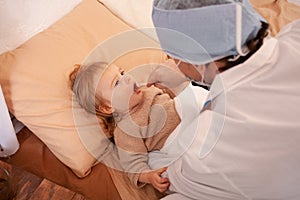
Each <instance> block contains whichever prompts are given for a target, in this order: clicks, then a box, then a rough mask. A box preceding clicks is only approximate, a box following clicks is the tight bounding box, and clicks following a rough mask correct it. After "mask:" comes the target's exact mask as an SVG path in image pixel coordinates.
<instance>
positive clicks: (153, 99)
mask: <svg viewBox="0 0 300 200" xmlns="http://www.w3.org/2000/svg"><path fill="white" fill-rule="evenodd" d="M166 65H168V66H173V65H175V63H174V62H173V61H171V60H168V61H167V62H166ZM160 67H167V66H163V65H161V66H160ZM175 67H176V66H175ZM175 67H174V69H175ZM169 69H170V74H173V75H174V77H176V78H178V82H179V83H180V84H178V85H177V86H176V87H174V88H172V89H168V88H165V89H160V88H158V87H157V85H147V86H139V85H138V84H137V83H136V81H135V80H134V78H133V77H131V76H130V75H127V74H125V72H124V71H123V70H122V69H120V68H119V67H117V66H116V65H109V66H108V65H107V64H106V63H103V62H97V63H93V64H91V65H88V66H79V65H78V66H77V67H76V68H75V69H74V71H73V72H72V73H71V74H70V80H71V85H72V90H73V92H74V94H75V96H76V98H77V101H78V102H79V104H80V105H81V106H82V107H83V108H84V109H85V110H86V111H87V112H89V113H92V114H95V115H97V117H99V118H101V119H102V120H104V122H105V124H106V126H107V128H108V130H109V135H108V137H113V138H114V141H115V144H116V146H117V149H118V154H119V159H120V162H121V165H122V168H123V170H124V171H125V172H126V173H127V174H128V176H129V179H130V181H131V182H132V183H133V184H134V185H135V186H136V187H143V186H144V185H146V184H151V185H152V186H153V187H154V188H156V189H157V190H158V191H160V192H165V191H166V190H167V189H168V187H169V184H170V183H169V180H168V178H164V177H163V176H162V173H163V172H165V171H166V169H167V167H163V168H159V169H151V168H150V167H149V165H148V152H151V151H155V150H160V149H161V148H162V147H163V146H164V145H166V144H168V143H170V141H171V139H170V138H172V137H170V136H172V135H176V133H177V132H178V131H180V128H182V126H184V124H188V123H189V122H190V121H191V120H193V119H194V118H195V117H196V116H197V115H198V114H199V113H200V111H201V109H202V106H203V103H204V101H205V99H206V98H207V94H208V91H207V90H205V89H203V88H200V87H195V86H192V85H191V84H190V83H189V81H188V80H187V79H186V78H185V77H184V76H183V75H182V74H180V73H179V72H178V71H176V70H174V69H173V68H172V67H169ZM170 74H169V75H170ZM181 90H182V92H181ZM182 93H186V94H185V95H184V96H185V98H186V96H188V98H189V100H188V101H186V100H185V99H184V98H182V97H181V96H182V95H181V94H182ZM195 94H196V95H195ZM191 99H195V100H194V101H192V100H191ZM184 113H188V115H186V114H184ZM183 116H184V117H183Z"/></svg>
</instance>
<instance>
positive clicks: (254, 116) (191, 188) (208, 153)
mask: <svg viewBox="0 0 300 200" xmlns="http://www.w3.org/2000/svg"><path fill="white" fill-rule="evenodd" d="M152 14H153V16H152V17H153V23H154V25H155V27H156V33H157V36H158V38H159V42H160V45H161V48H162V49H163V51H165V52H166V53H167V54H168V55H169V57H170V58H172V59H173V60H174V61H175V63H173V64H171V65H170V64H169V65H170V67H174V66H176V65H177V66H178V67H179V68H180V70H181V71H182V72H183V73H184V74H185V75H186V77H187V78H188V79H191V80H192V81H194V82H195V84H198V85H205V86H208V87H209V91H210V97H209V98H208V99H207V102H206V103H205V105H204V107H203V109H202V112H201V113H200V114H199V116H198V117H197V118H196V119H195V120H194V122H193V123H191V124H194V125H195V124H197V125H198V126H195V128H194V133H195V135H194V138H193V141H192V142H191V143H189V144H187V145H186V146H185V150H184V151H185V152H184V153H183V154H181V155H179V156H178V157H177V158H176V159H174V160H173V161H172V162H169V163H171V164H169V167H168V170H167V174H166V176H168V178H169V180H170V182H171V185H170V187H169V193H170V195H167V196H166V197H165V198H166V199H210V200H212V199H222V200H223V199H236V200H240V199H266V200H267V199H269V200H271V199H272V200H273V199H285V200H287V199H288V200H293V199H295V200H296V199H299V198H300V173H299V166H300V153H299V143H300V121H299V120H300V107H299V106H298V104H299V103H300V81H299V80H300V79H299V78H300V21H299V20H296V21H293V22H292V23H290V24H288V25H286V26H285V27H283V28H282V30H281V31H280V32H279V33H278V34H277V35H276V37H271V36H269V35H268V23H267V22H266V21H265V20H264V19H263V18H262V17H261V16H260V15H258V14H257V13H256V12H255V11H254V9H253V8H252V6H251V4H250V2H249V1H230V0H218V1H213V0H212V1H209V0H207V1H201V0H154V3H153V13H152ZM168 63H170V62H168ZM169 69H170V68H168V69H166V68H164V67H162V66H160V67H158V68H156V69H155V70H154V71H153V73H152V74H151V75H150V78H149V82H151V83H159V84H160V85H164V86H166V87H169V88H171V89H172V88H176V87H177V86H178V85H180V83H178V79H176V78H174V76H171V75H172V73H166V71H168V70H169ZM174 91H176V90H174ZM190 131H191V129H190V130H189V132H188V131H182V133H183V134H189V133H190ZM174 137H175V139H176V136H174ZM181 146H182V145H181ZM179 148H180V147H179ZM169 154H172V152H167V150H166V151H165V152H163V153H161V154H159V153H156V154H153V155H152V156H150V159H149V163H150V164H151V165H152V167H153V168H155V167H161V166H164V165H165V163H166V162H165V163H164V159H167V158H166V157H167V155H169ZM160 165H161V166H160Z"/></svg>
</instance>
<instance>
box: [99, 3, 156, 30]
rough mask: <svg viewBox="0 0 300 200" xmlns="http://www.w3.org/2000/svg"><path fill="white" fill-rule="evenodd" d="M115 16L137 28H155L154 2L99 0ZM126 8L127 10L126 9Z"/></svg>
mask: <svg viewBox="0 0 300 200" xmlns="http://www.w3.org/2000/svg"><path fill="white" fill-rule="evenodd" d="M98 1H99V2H101V3H103V4H104V5H105V6H106V7H107V8H108V9H110V10H111V11H112V12H113V13H114V14H115V15H117V16H118V17H119V18H121V19H123V20H124V21H125V22H126V23H128V24H129V25H131V26H132V27H135V28H149V27H154V25H153V22H152V17H151V13H152V2H153V0H143V1H141V0H122V1H120V0H98ZM124 8H126V9H124Z"/></svg>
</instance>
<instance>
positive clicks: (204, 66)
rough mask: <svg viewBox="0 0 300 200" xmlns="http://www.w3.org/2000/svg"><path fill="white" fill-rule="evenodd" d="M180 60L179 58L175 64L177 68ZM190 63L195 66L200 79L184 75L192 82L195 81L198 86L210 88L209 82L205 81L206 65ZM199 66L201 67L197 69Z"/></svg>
mask: <svg viewBox="0 0 300 200" xmlns="http://www.w3.org/2000/svg"><path fill="white" fill-rule="evenodd" d="M181 62H182V61H181V60H179V61H178V62H177V64H176V66H177V67H178V68H179V65H180V64H181ZM192 65H193V67H195V68H197V71H198V72H199V73H200V75H201V81H195V80H193V79H191V77H188V76H186V77H187V78H188V79H189V80H190V81H193V82H195V83H197V84H198V85H200V86H205V87H208V88H210V84H207V83H205V72H206V71H207V67H208V65H194V64H192ZM199 68H201V69H199Z"/></svg>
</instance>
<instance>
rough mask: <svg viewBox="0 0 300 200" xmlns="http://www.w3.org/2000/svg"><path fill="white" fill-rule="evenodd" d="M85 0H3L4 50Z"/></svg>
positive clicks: (0, 42)
mask: <svg viewBox="0 0 300 200" xmlns="http://www.w3.org/2000/svg"><path fill="white" fill-rule="evenodd" d="M81 1H82V0H64V1H61V0H26V1H24V0H0V30H1V31H0V54H1V53H4V52H6V51H10V50H13V49H15V48H17V47H18V46H20V45H21V44H23V43H24V42H26V41H27V40H28V39H30V38H31V37H32V36H34V35H35V34H37V33H39V32H41V31H43V30H45V29H46V28H48V27H49V26H50V25H52V24H53V23H54V22H56V21H57V20H58V19H60V18H62V17H63V16H65V15H66V14H67V13H69V12H70V11H71V10H72V9H73V8H74V7H75V6H76V5H78V4H79V3H80V2H81Z"/></svg>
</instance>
